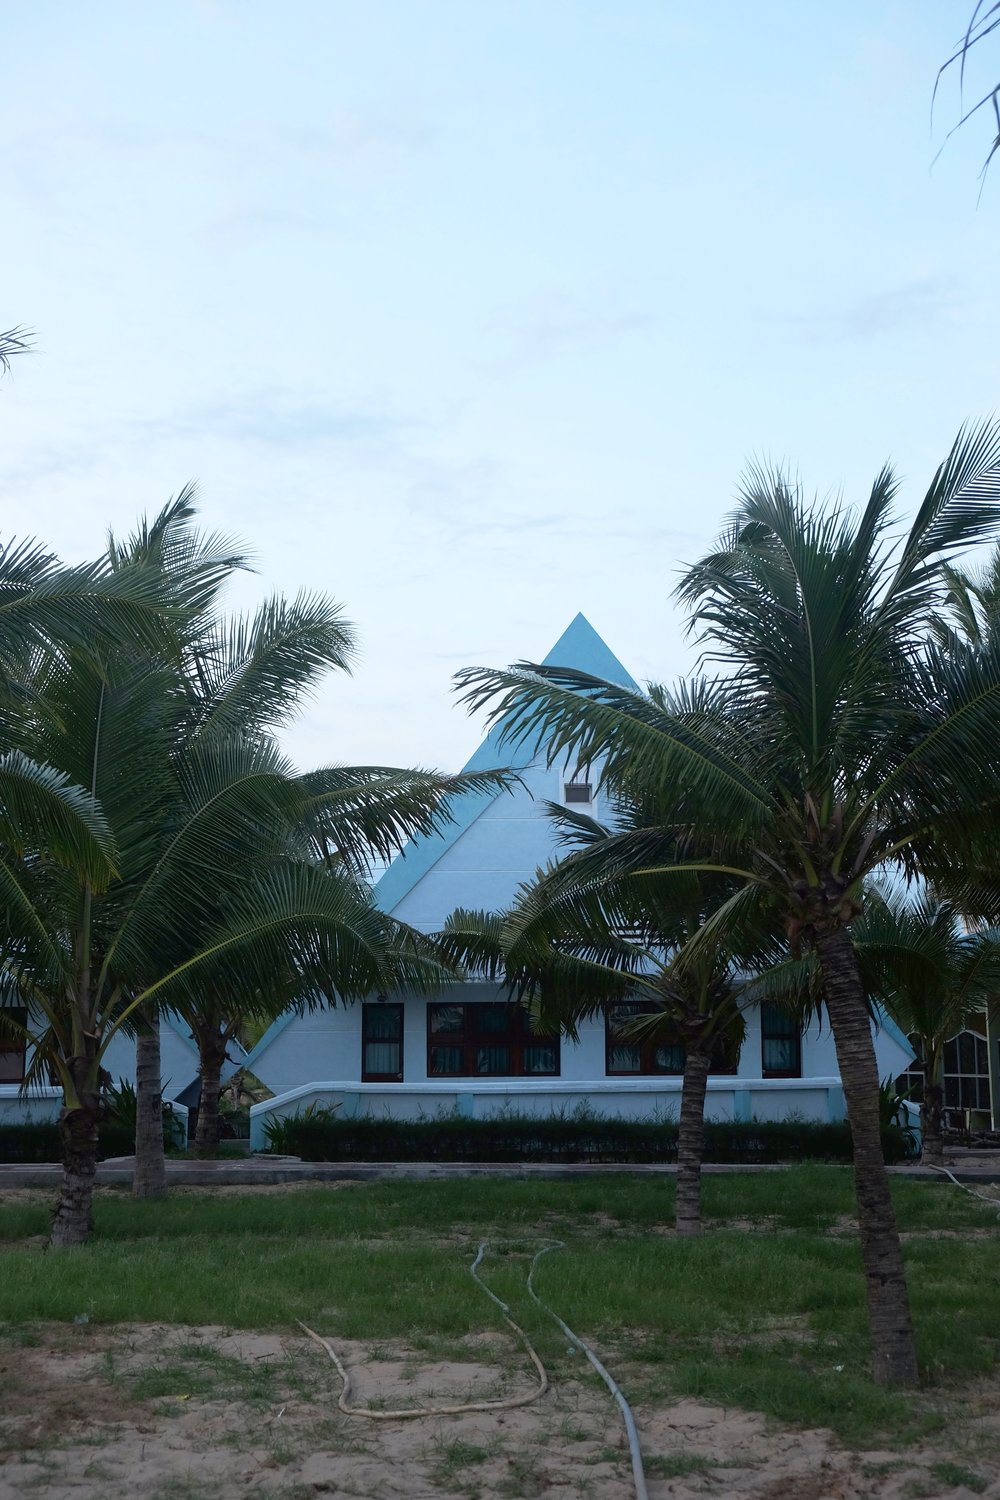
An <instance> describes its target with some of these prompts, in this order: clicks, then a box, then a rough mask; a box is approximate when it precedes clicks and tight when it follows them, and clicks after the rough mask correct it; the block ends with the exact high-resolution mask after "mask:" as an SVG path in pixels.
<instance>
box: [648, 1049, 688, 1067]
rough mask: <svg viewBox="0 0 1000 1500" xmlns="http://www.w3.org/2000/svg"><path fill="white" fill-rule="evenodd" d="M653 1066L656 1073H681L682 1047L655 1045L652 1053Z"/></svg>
mask: <svg viewBox="0 0 1000 1500" xmlns="http://www.w3.org/2000/svg"><path fill="white" fill-rule="evenodd" d="M653 1067H654V1068H655V1069H656V1071H657V1073H683V1072H684V1048H683V1047H657V1048H656V1050H655V1052H654V1053H653Z"/></svg>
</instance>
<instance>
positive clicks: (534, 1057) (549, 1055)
mask: <svg viewBox="0 0 1000 1500" xmlns="http://www.w3.org/2000/svg"><path fill="white" fill-rule="evenodd" d="M524 1071H525V1073H558V1071H559V1064H558V1054H557V1052H556V1049H555V1047H554V1046H552V1045H551V1043H550V1044H548V1045H542V1046H533V1047H525V1049H524Z"/></svg>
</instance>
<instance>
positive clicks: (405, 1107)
mask: <svg viewBox="0 0 1000 1500" xmlns="http://www.w3.org/2000/svg"><path fill="white" fill-rule="evenodd" d="M680 1102H681V1080H680V1079H679V1078H629V1079H619V1080H616V1082H615V1083H614V1084H613V1085H611V1086H609V1085H608V1083H607V1081H606V1080H604V1079H600V1080H595V1081H593V1082H586V1081H584V1082H576V1081H574V1082H572V1083H568V1082H567V1083H563V1082H560V1081H559V1080H552V1079H549V1080H546V1082H544V1083H542V1082H538V1083H535V1084H532V1083H531V1082H530V1081H529V1080H527V1079H523V1078H519V1079H518V1080H517V1081H516V1083H513V1084H512V1083H511V1082H510V1081H508V1080H504V1081H503V1082H496V1081H490V1080H486V1079H479V1078H475V1079H472V1078H470V1079H461V1080H455V1081H452V1082H449V1083H420V1084H405V1083H403V1084H387V1083H353V1082H347V1083H345V1082H333V1083H310V1084H304V1085H303V1086H302V1087H301V1088H296V1089H290V1090H289V1091H288V1093H286V1094H278V1095H276V1096H275V1097H274V1098H273V1099H266V1100H264V1101H263V1103H261V1104H255V1105H254V1106H253V1107H252V1109H251V1110H250V1149H251V1151H263V1150H264V1149H265V1147H266V1146H267V1138H266V1136H265V1134H264V1127H265V1125H266V1123H267V1121H268V1120H271V1119H283V1118H285V1117H287V1116H289V1115H298V1114H303V1113H304V1112H305V1111H306V1110H307V1109H308V1108H309V1107H310V1105H316V1106H318V1107H322V1108H324V1109H337V1110H338V1112H339V1113H340V1114H341V1115H342V1117H343V1118H345V1119H348V1120H353V1119H357V1118H358V1117H359V1116H364V1115H371V1116H374V1117H375V1118H376V1119H391V1120H421V1119H434V1118H436V1117H437V1116H439V1115H450V1114H457V1115H461V1116H462V1117H463V1118H465V1119H472V1120H487V1119H489V1118H490V1117H491V1116H494V1115H500V1114H525V1115H553V1114H566V1115H571V1114H573V1113H574V1111H576V1110H582V1109H586V1110H590V1111H592V1112H593V1113H594V1114H603V1115H610V1116H612V1117H614V1118H616V1119H632V1120H640V1119H655V1118H660V1119H676V1118H677V1116H678V1115H679V1113H680ZM845 1114H846V1110H845V1106H844V1091H843V1089H842V1088H841V1085H840V1079H839V1078H713V1079H709V1083H708V1093H707V1096H706V1100H705V1118H706V1119H708V1120H786V1119H788V1118H790V1117H793V1116H794V1117H796V1118H798V1119H802V1120H819V1121H832V1120H842V1119H844V1117H845Z"/></svg>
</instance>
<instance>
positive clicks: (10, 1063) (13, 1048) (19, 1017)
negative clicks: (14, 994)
mask: <svg viewBox="0 0 1000 1500" xmlns="http://www.w3.org/2000/svg"><path fill="white" fill-rule="evenodd" d="M4 1009H5V1010H6V1011H7V1012H8V1013H9V1014H11V1015H13V1017H14V1019H15V1020H16V1021H17V1023H18V1025H19V1026H26V1025H27V1024H28V1012H27V1010H26V1009H25V1007H24V1006H21V1005H9V1006H5V1007H4ZM27 1063H28V1043H27V1041H26V1040H24V1039H22V1040H21V1041H20V1042H11V1041H10V1039H9V1038H8V1037H6V1036H4V1037H0V1083H23V1082H24V1074H25V1070H26V1068H27Z"/></svg>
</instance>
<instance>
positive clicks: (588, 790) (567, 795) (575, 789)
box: [563, 781, 594, 806]
mask: <svg viewBox="0 0 1000 1500" xmlns="http://www.w3.org/2000/svg"><path fill="white" fill-rule="evenodd" d="M593 800H594V789H593V787H592V786H591V784H590V782H589V781H566V782H564V783H563V801H564V802H565V803H566V805H567V806H569V804H570V803H571V802H593Z"/></svg>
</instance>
